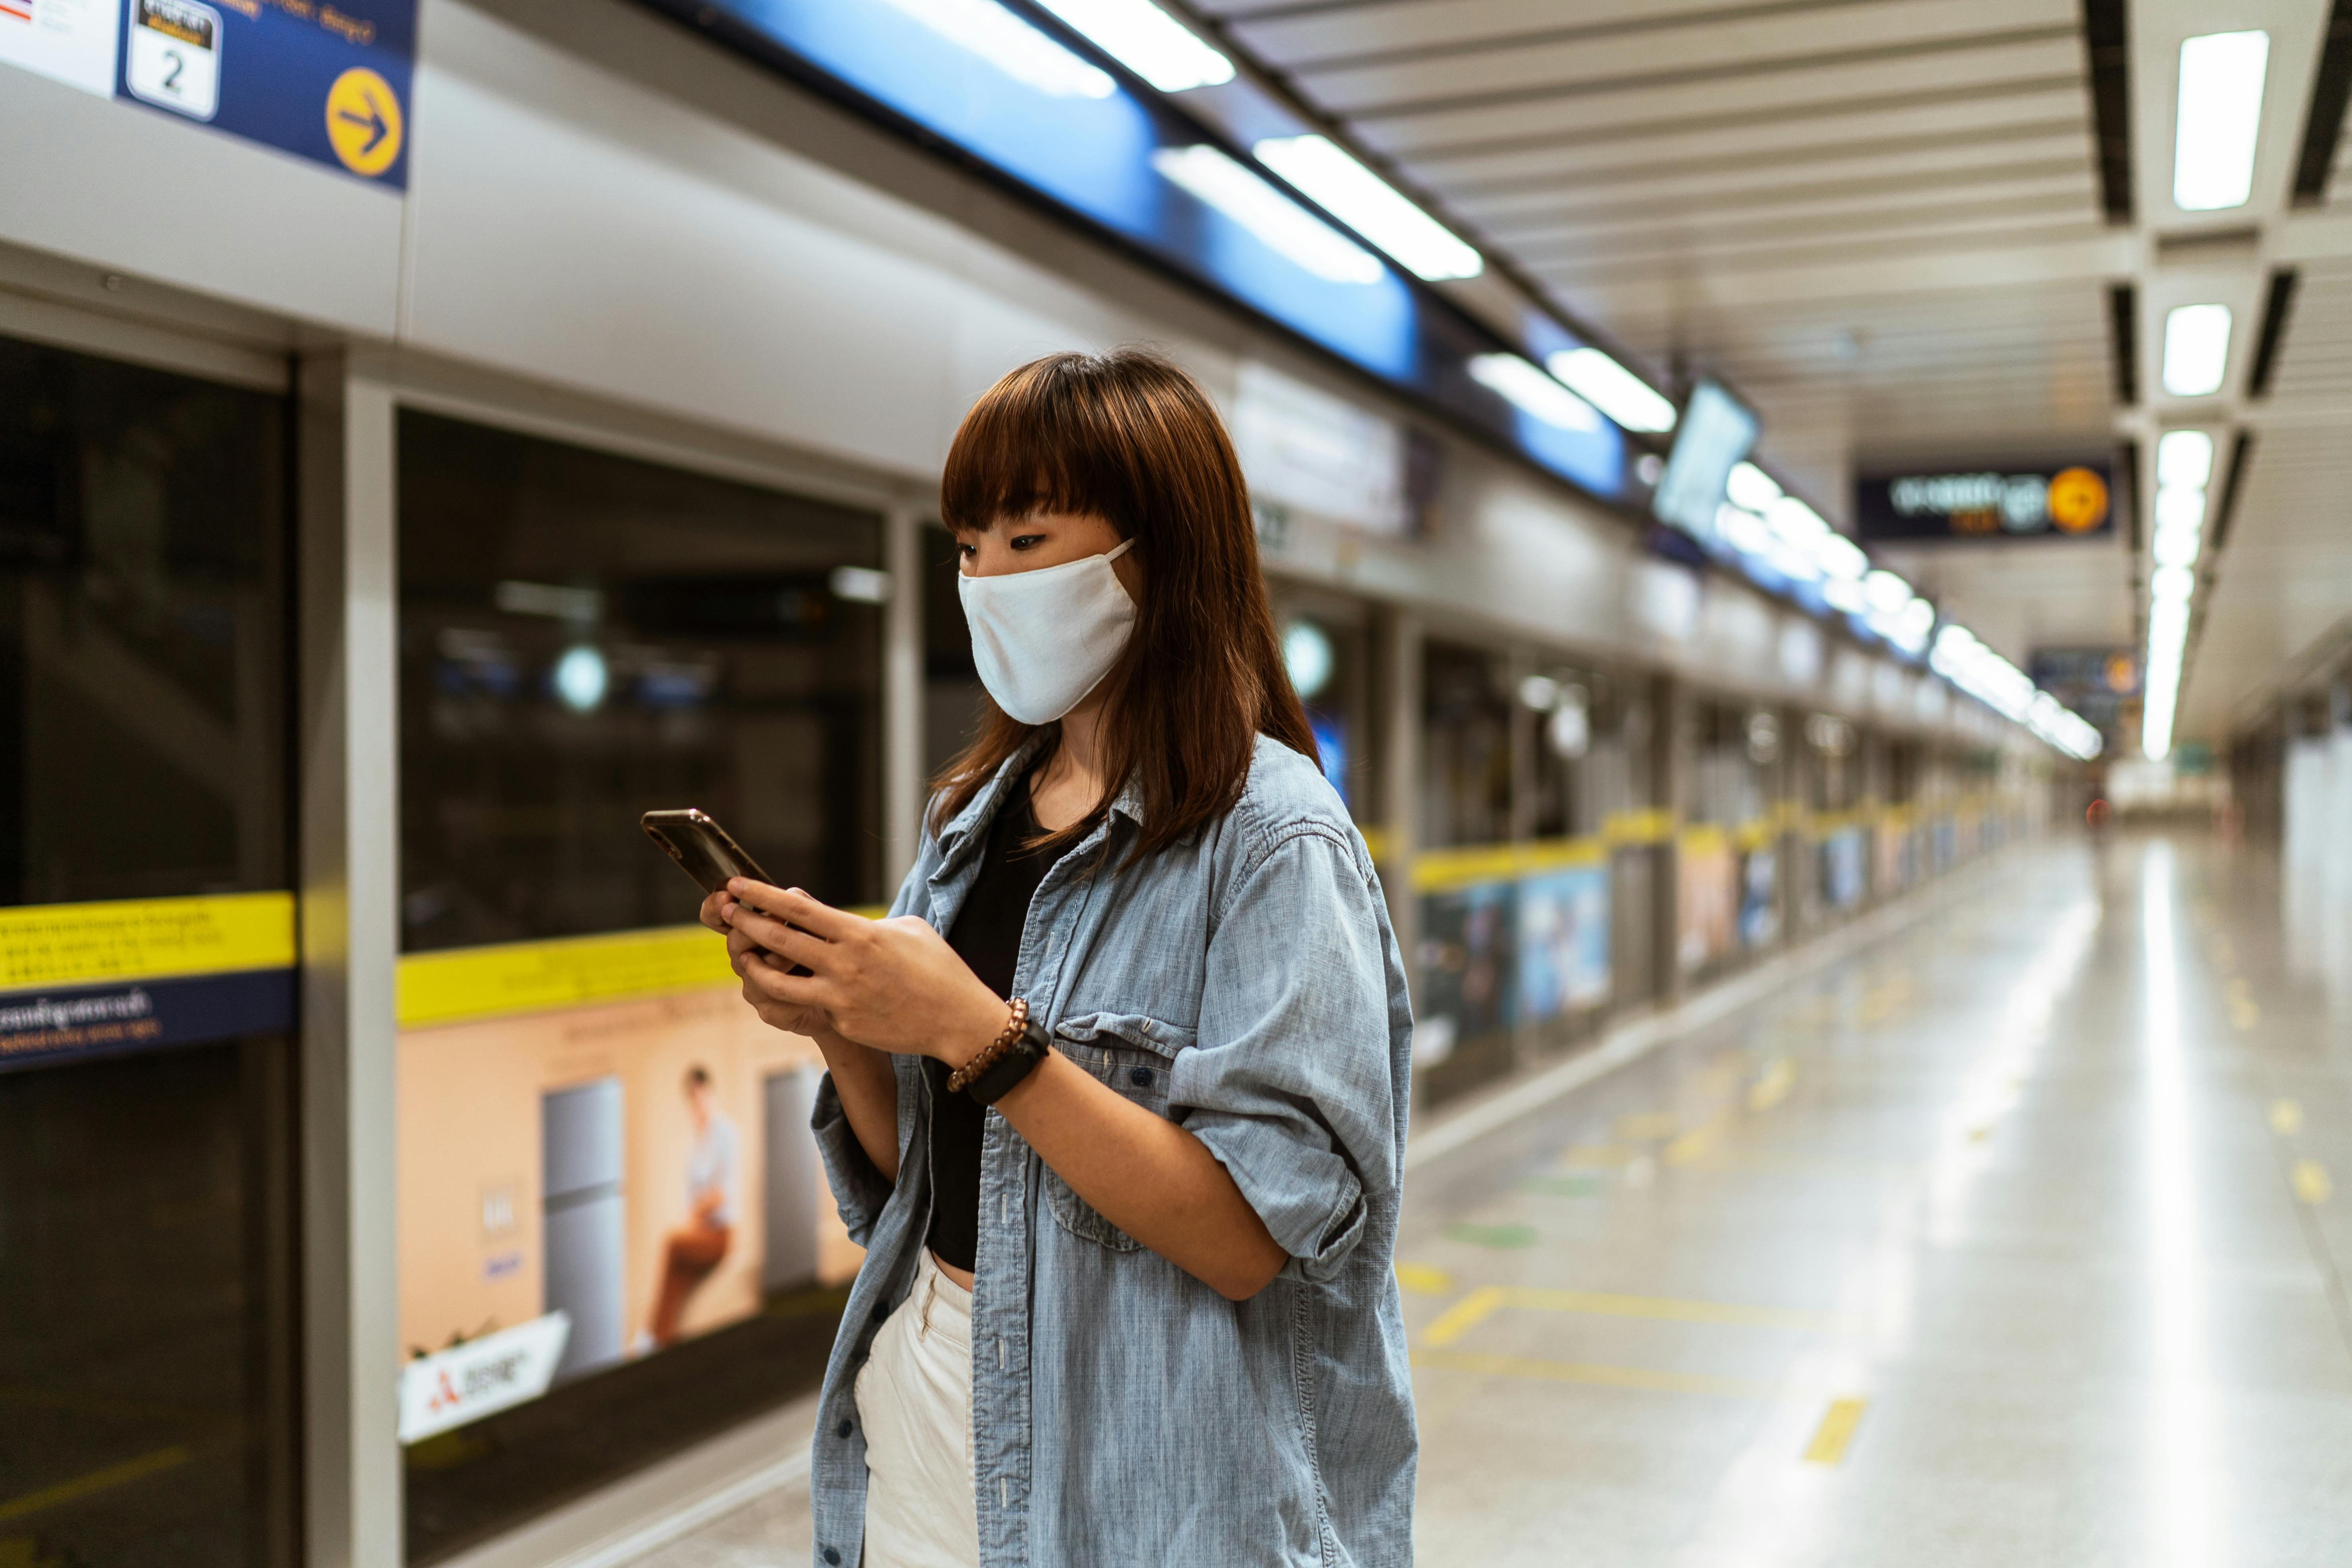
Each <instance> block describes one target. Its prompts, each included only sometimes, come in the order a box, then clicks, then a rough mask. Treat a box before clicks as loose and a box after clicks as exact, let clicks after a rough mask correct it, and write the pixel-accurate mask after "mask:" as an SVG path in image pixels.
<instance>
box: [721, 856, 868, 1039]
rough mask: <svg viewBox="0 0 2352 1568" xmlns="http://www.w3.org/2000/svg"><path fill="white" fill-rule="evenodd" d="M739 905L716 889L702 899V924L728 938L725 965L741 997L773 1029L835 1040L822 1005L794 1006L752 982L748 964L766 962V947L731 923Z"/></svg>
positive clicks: (831, 1023)
mask: <svg viewBox="0 0 2352 1568" xmlns="http://www.w3.org/2000/svg"><path fill="white" fill-rule="evenodd" d="M739 908H740V905H738V904H737V903H736V901H735V900H734V899H733V898H732V897H731V896H730V895H729V894H727V893H724V892H718V893H713V894H711V895H710V896H709V898H707V899H705V900H702V911H701V920H702V923H703V924H704V925H707V926H709V928H710V929H711V930H712V931H718V932H719V933H721V934H722V935H724V936H725V937H726V938H727V965H728V967H729V968H730V969H732V970H734V972H735V976H736V978H737V979H739V980H740V981H742V982H743V1000H744V1001H746V1002H749V1003H750V1004H751V1011H753V1012H754V1013H757V1014H758V1015H759V1016H760V1022H761V1023H763V1024H765V1025H767V1026H769V1027H770V1028H772V1029H781V1030H782V1031H783V1032H784V1033H785V1034H788V1035H806V1036H807V1037H809V1038H811V1039H813V1040H815V1041H817V1042H818V1043H819V1044H820V1045H822V1044H824V1043H825V1042H826V1041H828V1040H832V1039H837V1038H839V1036H838V1035H837V1034H836V1033H835V1030H834V1027H833V1020H832V1019H830V1018H828V1017H826V1016H824V1008H822V1007H807V1006H796V1005H793V1004H791V1003H788V1002H779V1001H777V1000H776V999H775V998H774V997H772V996H771V995H769V994H767V992H765V991H763V990H761V988H760V987H758V986H756V985H754V984H751V966H753V965H755V964H758V965H763V966H764V965H766V964H767V963H768V955H767V952H766V950H764V949H763V948H761V945H760V944H759V943H758V942H754V941H752V940H751V937H749V936H748V935H746V934H744V933H743V932H742V931H737V930H736V929H735V926H734V923H733V921H734V917H735V913H736V910H738V909H739Z"/></svg>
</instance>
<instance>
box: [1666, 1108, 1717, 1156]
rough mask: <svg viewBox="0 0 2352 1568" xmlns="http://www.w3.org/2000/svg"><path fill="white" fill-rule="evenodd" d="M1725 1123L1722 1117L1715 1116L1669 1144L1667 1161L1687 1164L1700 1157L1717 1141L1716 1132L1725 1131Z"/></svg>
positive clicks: (1667, 1146)
mask: <svg viewBox="0 0 2352 1568" xmlns="http://www.w3.org/2000/svg"><path fill="white" fill-rule="evenodd" d="M1723 1124H1724V1119H1723V1118H1722V1117H1720V1116H1717V1117H1713V1118H1711V1119H1709V1120H1707V1121H1702V1122H1700V1123H1699V1124H1698V1125H1697V1126H1696V1127H1694V1128H1692V1129H1691V1130H1690V1131H1687V1132H1685V1133H1684V1134H1683V1135H1682V1136H1681V1137H1679V1138H1677V1139H1675V1141H1674V1142H1671V1143H1669V1144H1667V1145H1666V1163H1667V1164H1669V1165H1687V1164H1689V1163H1692V1162H1693V1161H1695V1160H1696V1159H1698V1158H1699V1157H1700V1156H1701V1155H1703V1154H1705V1153H1706V1152H1707V1149H1708V1148H1709V1147H1710V1146H1711V1145H1712V1144H1713V1143H1714V1142H1715V1137H1716V1134H1717V1133H1718V1132H1720V1131H1723Z"/></svg>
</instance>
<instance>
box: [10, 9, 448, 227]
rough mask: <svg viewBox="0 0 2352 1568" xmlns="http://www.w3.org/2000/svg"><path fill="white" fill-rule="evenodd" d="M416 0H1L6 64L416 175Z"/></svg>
mask: <svg viewBox="0 0 2352 1568" xmlns="http://www.w3.org/2000/svg"><path fill="white" fill-rule="evenodd" d="M415 58H416V0H333V3H331V4H330V3H328V0H0V65H11V66H15V67H17V68H20V69H24V70H28V71H32V72H35V73H36V74H37V75H41V76H46V77H48V78H50V79H53V80H57V81H61V82H64V83H65V84H66V85H68V87H76V88H79V89H81V90H83V91H84V92H88V93H92V94H94V95H96V96H98V97H100V98H111V99H116V100H122V101H126V102H131V103H137V104H143V105H144V106H146V107H147V108H149V109H152V110H158V111H159V112H162V113H164V114H168V115H171V116H173V118H175V119H178V120H184V121H188V122H190V123H192V124H196V125H204V126H207V127H209V128H211V129H212V130H215V131H224V132H228V133H229V134H230V135H233V136H240V137H243V138H245V139H246V140H247V141H249V142H260V143H261V144H263V145H264V146H268V147H275V148H277V149H278V151H280V152H283V153H292V154H294V155H295V156H296V157H299V158H307V159H309V160H310V161H311V162H312V163H323V164H325V165H326V166H327V167H329V168H331V169H336V170H340V171H341V172H342V173H344V174H350V175H352V177H354V178H357V179H360V180H363V181H365V182H367V183H368V184H374V185H383V186H388V187H390V188H392V189H394V190H404V189H406V188H407V184H408V159H407V150H408V91H409V79H410V78H411V76H412V75H413V74H414V71H415Z"/></svg>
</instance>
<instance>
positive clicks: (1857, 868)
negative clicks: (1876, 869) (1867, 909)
mask: <svg viewBox="0 0 2352 1568" xmlns="http://www.w3.org/2000/svg"><path fill="white" fill-rule="evenodd" d="M1864 843H1865V840H1864V837H1863V831H1862V829H1861V828H1859V827H1854V828H1848V829H1847V830H1846V831H1845V832H1843V833H1837V834H1832V835H1831V836H1830V837H1827V838H1824V839H1822V846H1821V853H1822V897H1823V898H1824V899H1826V900H1828V902H1829V906H1830V908H1832V909H1833V910H1851V909H1853V908H1856V907H1857V906H1859V905H1860V904H1861V902H1862V895H1863V892H1864V889H1865V886H1866V882H1865V878H1864V871H1865V869H1866V865H1865V855H1866V850H1865V848H1864Z"/></svg>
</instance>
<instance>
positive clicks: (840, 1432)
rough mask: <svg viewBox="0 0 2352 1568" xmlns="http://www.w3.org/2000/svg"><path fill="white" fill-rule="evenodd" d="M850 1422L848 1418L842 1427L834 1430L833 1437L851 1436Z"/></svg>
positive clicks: (844, 1420)
mask: <svg viewBox="0 0 2352 1568" xmlns="http://www.w3.org/2000/svg"><path fill="white" fill-rule="evenodd" d="M849 1431H850V1427H849V1422H848V1420H847V1418H846V1417H845V1418H844V1419H843V1421H842V1423H841V1425H840V1426H836V1427H835V1428H834V1429H833V1435H834V1436H836V1437H846V1436H849Z"/></svg>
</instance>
